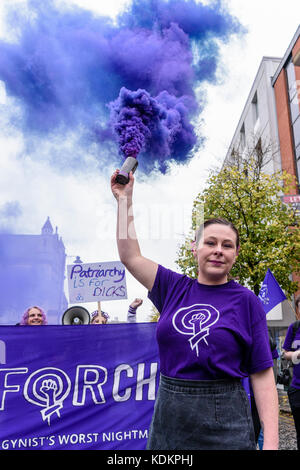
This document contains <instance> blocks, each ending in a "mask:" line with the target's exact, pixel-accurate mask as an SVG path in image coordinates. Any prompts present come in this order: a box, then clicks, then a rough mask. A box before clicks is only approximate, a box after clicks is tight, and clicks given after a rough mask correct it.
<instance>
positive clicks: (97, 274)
mask: <svg viewBox="0 0 300 470" xmlns="http://www.w3.org/2000/svg"><path fill="white" fill-rule="evenodd" d="M67 273H68V287H69V300H70V302H71V303H80V302H95V301H96V302H100V301H102V300H123V299H127V288H126V276H125V266H124V265H123V264H122V263H121V262H120V261H109V262H103V263H82V264H73V265H69V266H67Z"/></svg>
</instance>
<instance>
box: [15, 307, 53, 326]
mask: <svg viewBox="0 0 300 470" xmlns="http://www.w3.org/2000/svg"><path fill="white" fill-rule="evenodd" d="M47 324H48V321H47V316H46V314H45V312H44V310H43V309H42V308H41V307H37V306H34V307H28V308H27V309H26V310H25V312H24V313H23V316H22V318H21V321H20V323H19V325H29V326H33V325H47Z"/></svg>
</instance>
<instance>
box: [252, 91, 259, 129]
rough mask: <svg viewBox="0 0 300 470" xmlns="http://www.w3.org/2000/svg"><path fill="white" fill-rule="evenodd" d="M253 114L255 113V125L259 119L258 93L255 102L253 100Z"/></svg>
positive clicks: (254, 98)
mask: <svg viewBox="0 0 300 470" xmlns="http://www.w3.org/2000/svg"><path fill="white" fill-rule="evenodd" d="M252 113H253V122H254V125H255V124H256V123H257V121H258V119H259V113H258V100H257V92H256V93H255V95H254V97H253V100H252Z"/></svg>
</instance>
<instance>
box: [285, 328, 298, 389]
mask: <svg viewBox="0 0 300 470" xmlns="http://www.w3.org/2000/svg"><path fill="white" fill-rule="evenodd" d="M282 348H283V349H284V350H285V351H297V349H300V328H298V330H297V331H296V334H295V336H294V339H293V324H291V325H290V326H289V327H288V330H287V333H286V337H285V340H284V343H283V346H282ZM291 387H295V388H300V364H294V367H293V378H292V382H291Z"/></svg>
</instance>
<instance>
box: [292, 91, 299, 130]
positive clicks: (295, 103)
mask: <svg viewBox="0 0 300 470" xmlns="http://www.w3.org/2000/svg"><path fill="white" fill-rule="evenodd" d="M290 108H291V118H292V123H294V122H295V121H296V119H297V117H298V116H299V114H300V108H299V101H298V94H297V93H296V94H295V96H294V98H293V99H292V100H291V102H290Z"/></svg>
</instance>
